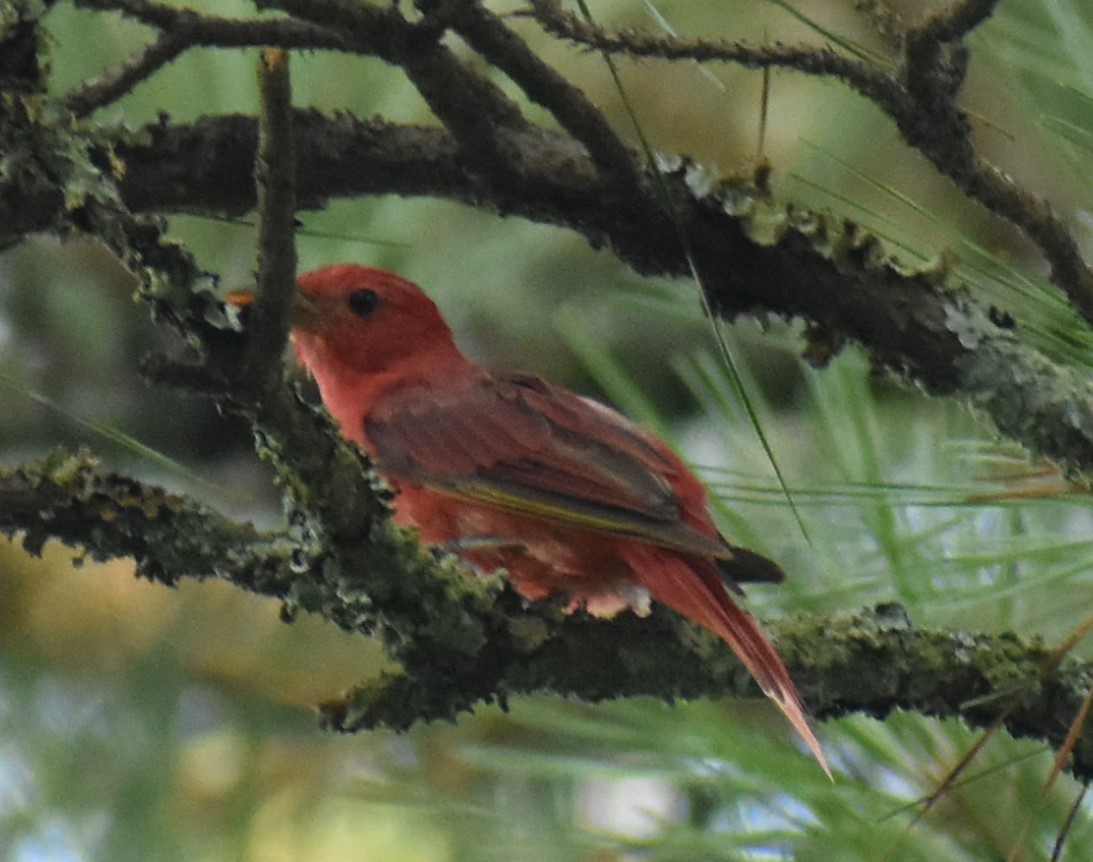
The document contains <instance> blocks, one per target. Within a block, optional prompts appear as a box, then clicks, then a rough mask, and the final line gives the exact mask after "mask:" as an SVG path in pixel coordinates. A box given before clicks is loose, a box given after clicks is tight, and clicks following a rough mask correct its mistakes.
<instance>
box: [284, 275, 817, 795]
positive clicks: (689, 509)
mask: <svg viewBox="0 0 1093 862" xmlns="http://www.w3.org/2000/svg"><path fill="white" fill-rule="evenodd" d="M299 288H300V290H299V300H298V303H297V308H296V314H295V318H294V326H293V333H292V344H293V347H294V349H295V351H296V355H297V357H298V358H299V360H300V362H301V363H302V364H303V365H304V366H305V367H306V368H307V369H308V370H309V371H310V372H311V374H312V375H313V376H314V377H315V380H316V381H317V383H318V385H319V390H320V392H321V394H322V398H323V403H324V404H325V405H326V407H327V409H328V410H329V411H330V413H331V415H332V416H333V417H334V419H335V420H336V421H337V423H338V425H339V427H340V428H341V431H342V433H343V434H344V435H345V436H346V437H347V438H348V439H350V440H352V441H353V442H355V443H357V444H359V445H360V446H362V447H363V448H364V449H365V450H366V451H367V452H368V453H369V454H370V455H372V457H373V458H374V459H375V461H376V464H377V466H378V467H379V469H380V471H381V472H382V473H383V475H384V476H385V478H387V479H388V480H389V481H390V483H391V484H392V485H393V486H394V487H395V488H396V489H397V490H398V492H399V496H398V497H397V499H396V501H395V506H396V515H395V517H396V519H397V520H398V521H400V522H401V523H405V524H410V525H413V526H415V527H417V528H418V530H420V532H421V538H422V540H423V541H425V542H428V543H433V544H444V545H447V546H448V547H450V548H452V549H454V550H455V551H456V552H457V553H459V554H460V555H461V556H462V557H464V558H466V559H467V560H469V561H470V562H472V563H473V564H475V565H476V566H478V567H479V568H481V569H483V570H486V571H489V570H493V569H495V568H502V567H503V568H505V569H506V570H507V571H508V576H509V578H510V579H511V582H512V583H513V585H514V586H515V588H516V589H517V590H519V591H520V593H522V594H523V595H525V596H526V597H528V598H530V599H537V598H542V597H544V596H547V595H550V594H553V593H563V594H565V595H568V596H570V597H571V598H572V599H573V600H574V606H584V607H587V608H588V609H589V610H590V611H591V612H594V613H607V614H610V613H613V612H616V611H618V610H620V609H621V608H623V607H626V606H634V607H637V608H639V609H640V608H641V605H642V602H641V599H640V596H641V592H642V591H643V590H644V591H645V592H646V593H647V594H648V596H650V597H652V599H654V600H655V601H658V602H661V603H663V604H665V605H667V606H668V607H670V608H672V609H673V610H675V611H677V612H678V613H681V614H683V615H684V616H686V617H688V618H689V619H692V620H694V621H695V622H697V623H698V624H700V625H702V626H704V627H705V628H707V629H709V630H710V631H712V632H714V633H715V634H717V635H718V636H719V637H721V638H722V639H723V640H725V642H726V643H728V645H729V646H730V647H731V648H732V650H733V651H734V652H735V653H736V655H737V656H738V657H739V659H740V660H741V661H742V662H743V663H744V665H745V666H746V667H747V668H748V670H749V671H750V672H751V673H752V675H753V676H754V677H755V679H756V680H757V681H758V683H759V685H760V686H761V687H762V689H763V691H764V692H766V694H767V695H768V696H769V697H770V698H771V699H772V700H774V702H775V703H776V704H778V706H779V707H780V708H781V709H782V711H783V712H784V713H785V714H786V716H787V717H788V718H789V720H790V722H791V723H792V724H793V726H794V727H795V728H796V729H797V731H798V733H800V734H801V736H802V738H803V739H804V741H805V743H806V744H807V745H808V747H809V749H810V750H811V752H812V753H813V755H814V756H815V757H816V759H817V760H818V761H819V763H820V765H821V766H823V768H824V770H825V771H827V764H826V762H825V760H824V756H823V752H822V750H821V748H820V744H819V742H818V740H817V739H816V736H815V734H814V733H813V732H812V729H811V727H810V726H809V723H808V720H807V718H806V716H805V712H804V708H803V706H802V704H801V700H800V698H799V696H798V694H797V690H796V688H795V687H794V685H793V681H792V680H791V679H790V677H789V674H788V672H787V671H786V669H785V666H784V665H783V663H782V661H781V659H780V658H779V656H778V654H777V653H776V652H775V650H774V648H773V647H772V646H771V644H770V642H769V641H768V640H767V638H766V636H765V635H764V634H763V632H762V630H761V629H760V628H759V626H758V624H757V623H756V622H755V621H754V620H753V619H752V618H751V617H750V616H749V615H748V614H747V613H745V612H744V611H743V610H742V609H741V608H740V607H739V606H738V605H737V604H736V602H735V601H734V600H733V598H732V597H731V596H730V595H729V592H728V591H727V590H726V586H725V583H726V580H727V581H728V582H729V583H730V585H732V586H735V582H737V581H749V580H778V579H780V578H781V577H782V573H781V570H780V569H779V568H778V567H777V566H776V565H775V564H774V563H772V562H770V561H769V560H766V559H764V558H763V557H761V556H759V555H758V554H755V553H753V552H751V551H746V550H744V549H741V548H734V547H733V546H731V545H729V544H728V543H727V542H726V541H725V540H724V539H723V538H722V536H721V535H720V534H719V532H718V530H717V528H716V527H715V526H714V523H713V520H712V518H711V517H710V514H709V511H708V509H707V497H706V492H705V489H704V488H703V487H702V485H701V483H700V482H699V481H698V479H697V478H695V476H694V475H693V474H692V473H691V471H690V470H688V469H687V467H686V466H685V465H684V464H683V463H682V462H681V461H680V460H679V458H678V457H676V455H675V454H673V453H672V452H671V450H669V449H668V447H667V446H665V445H664V444H663V443H662V442H661V441H660V440H658V439H656V438H655V437H653V436H652V435H650V434H648V433H646V432H645V431H643V430H641V429H640V428H638V427H637V426H636V425H635V424H634V423H632V422H631V421H629V420H628V419H626V418H625V417H624V416H622V415H621V414H619V413H617V412H616V411H614V410H611V409H610V408H608V407H605V406H603V405H601V404H598V403H596V402H594V401H590V400H588V399H585V398H582V397H580V396H577V395H575V394H573V393H571V392H568V391H566V390H564V389H560V388H558V387H554V386H551V385H550V384H549V383H547V382H545V381H543V380H541V379H540V378H538V377H533V376H530V375H522V374H493V373H490V372H488V371H486V370H485V369H483V368H481V367H480V366H478V365H476V364H474V363H473V362H471V361H470V360H468V359H467V358H466V357H464V356H463V354H462V353H460V351H459V349H458V347H457V346H456V345H455V341H454V340H453V337H452V333H451V330H450V329H449V327H448V325H447V324H446V323H445V321H444V319H443V318H442V316H441V314H440V312H439V310H438V309H437V307H436V305H434V304H433V302H432V301H431V300H430V299H429V298H428V297H427V296H425V294H424V293H422V291H421V290H420V289H419V288H417V287H416V286H415V285H413V284H411V283H410V282H408V281H406V280H405V279H403V278H401V277H400V276H398V275H395V274H394V273H390V272H386V271H384V270H380V269H374V268H369V267H362V266H357V265H354V264H342V265H336V266H327V267H324V268H322V269H318V270H316V271H314V272H310V273H307V274H304V275H302V276H300V278H299ZM828 774H829V775H830V772H828Z"/></svg>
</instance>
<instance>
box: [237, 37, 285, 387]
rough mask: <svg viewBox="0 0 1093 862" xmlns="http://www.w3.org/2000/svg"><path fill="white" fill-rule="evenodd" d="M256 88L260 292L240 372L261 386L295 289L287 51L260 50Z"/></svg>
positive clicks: (279, 346)
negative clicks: (242, 371)
mask: <svg viewBox="0 0 1093 862" xmlns="http://www.w3.org/2000/svg"><path fill="white" fill-rule="evenodd" d="M258 89H259V95H260V99H261V112H260V114H259V122H258V155H257V159H256V162H255V169H254V180H255V185H256V187H257V189H258V220H259V224H258V296H257V298H256V299H255V302H254V305H253V312H254V314H253V319H252V320H251V323H250V326H249V327H248V332H249V338H248V347H247V356H246V361H245V362H244V374H245V376H246V377H247V378H249V379H250V380H251V381H252V382H253V384H254V385H255V386H258V387H259V388H260V389H259V391H261V389H265V388H267V387H268V386H272V385H276V384H277V383H279V382H280V380H281V374H280V369H281V354H282V353H283V352H284V349H285V342H286V341H287V340H288V332H289V328H290V326H291V314H292V299H293V296H294V294H295V292H296V243H295V237H294V230H293V229H294V221H295V215H296V153H295V145H294V138H293V126H292V88H291V81H290V79H289V64H288V55H287V54H286V53H285V52H284V51H283V50H281V49H279V48H267V49H266V50H265V51H263V52H262V57H261V59H260V61H259V64H258Z"/></svg>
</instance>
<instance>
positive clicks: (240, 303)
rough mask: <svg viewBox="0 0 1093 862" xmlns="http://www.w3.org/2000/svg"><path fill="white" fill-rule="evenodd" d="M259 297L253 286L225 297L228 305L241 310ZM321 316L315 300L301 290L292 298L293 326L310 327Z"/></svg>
mask: <svg viewBox="0 0 1093 862" xmlns="http://www.w3.org/2000/svg"><path fill="white" fill-rule="evenodd" d="M257 298H258V294H257V293H255V291H254V290H253V289H251V288H246V289H244V290H235V291H232V292H231V293H229V294H228V295H227V296H225V297H224V301H225V302H226V303H228V305H231V306H234V307H235V308H238V309H240V310H243V309H245V308H249V307H250V306H251V305H252V304H253V303H254V301H255V300H256V299H257ZM318 317H319V309H318V306H317V305H316V303H315V302H313V301H312V300H310V299H309V298H308V297H306V296H305V295H304V294H303V293H301V292H300V291H299V290H297V291H296V293H295V295H294V296H293V298H292V326H293V328H299V329H308V328H309V326H310V325H311V324H313V323H314V321H315V320H316V319H317V318H318Z"/></svg>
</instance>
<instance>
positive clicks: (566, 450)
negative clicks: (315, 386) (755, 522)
mask: <svg viewBox="0 0 1093 862" xmlns="http://www.w3.org/2000/svg"><path fill="white" fill-rule="evenodd" d="M364 431H365V436H366V438H367V440H368V441H369V443H370V445H371V448H372V450H373V454H375V456H376V458H377V459H378V462H379V465H380V467H381V468H382V469H383V470H384V471H385V472H387V473H388V474H390V475H391V476H392V477H393V478H395V479H398V478H403V479H406V480H409V481H412V482H415V483H417V484H420V485H425V486H427V487H430V488H433V489H434V490H437V491H441V492H444V493H450V494H453V495H455V496H461V497H466V498H470V499H473V500H476V501H479V502H485V503H490V504H493V505H497V506H501V507H503V508H506V509H509V510H514V511H518V512H522V513H526V514H531V515H536V516H539V517H544V518H554V519H556V520H560V521H563V522H565V523H567V524H571V525H579V526H586V527H588V528H590V529H597V530H603V531H605V532H608V533H611V534H614V535H618V536H627V537H632V538H635V539H638V540H641V541H646V542H650V543H652V544H658V545H662V546H664V547H669V548H673V549H676V550H680V551H684V552H687V553H693V554H698V555H701V556H706V557H716V558H722V559H728V558H731V557H732V551H731V550H730V549H729V547H728V545H727V544H725V543H724V542H723V541H722V540H721V539H720V538H718V537H715V536H710V535H706V534H705V533H702V532H700V531H699V530H697V529H696V528H695V527H693V526H691V525H689V524H687V523H686V522H685V521H684V520H683V519H682V515H681V509H680V501H679V498H678V497H677V495H676V493H675V491H674V490H673V487H672V482H671V480H672V478H673V476H674V475H675V474H676V473H678V471H679V470H680V469H682V468H681V467H680V465H679V464H678V462H677V461H675V459H673V458H671V457H670V456H668V455H667V454H666V453H665V452H663V451H661V450H660V449H659V448H658V447H657V446H656V445H655V444H654V443H653V442H651V440H650V439H649V438H648V437H647V436H646V435H645V434H644V433H643V432H642V431H641V430H640V429H639V428H638V427H637V426H636V425H634V424H633V423H632V422H630V421H629V420H628V419H626V418H625V417H623V416H622V415H621V414H618V413H616V412H615V411H613V410H610V409H609V408H607V407H604V406H602V405H599V404H596V403H594V402H590V401H587V400H585V399H583V398H580V397H579V396H577V395H574V394H572V393H570V392H567V391H565V390H562V389H557V388H555V387H553V386H550V385H549V384H548V383H546V382H545V381H543V380H541V379H540V378H538V377H533V376H530V375H508V376H496V377H495V376H491V375H488V374H486V373H485V372H483V374H482V375H481V376H480V377H478V378H475V379H474V380H473V381H471V382H470V383H469V384H462V385H460V386H459V387H458V388H456V389H452V390H448V391H440V392H438V391H437V390H436V389H435V388H433V387H429V388H424V387H413V386H409V387H402V388H400V389H398V390H395V391H394V392H391V393H389V394H387V395H385V396H384V397H383V398H382V399H381V400H380V401H378V402H377V403H376V404H375V405H374V406H373V409H372V410H371V411H370V412H369V415H368V418H367V419H366V420H365V427H364Z"/></svg>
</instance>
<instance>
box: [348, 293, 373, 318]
mask: <svg viewBox="0 0 1093 862" xmlns="http://www.w3.org/2000/svg"><path fill="white" fill-rule="evenodd" d="M379 307H380V295H379V294H378V293H376V292H375V291H374V290H370V289H368V288H364V289H363V290H354V291H353V292H352V293H351V294H349V310H350V311H352V312H353V313H354V314H355V315H357V317H368V316H369V315H370V314H371V313H372V312H373V311H375V310H376V309H377V308H379Z"/></svg>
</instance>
